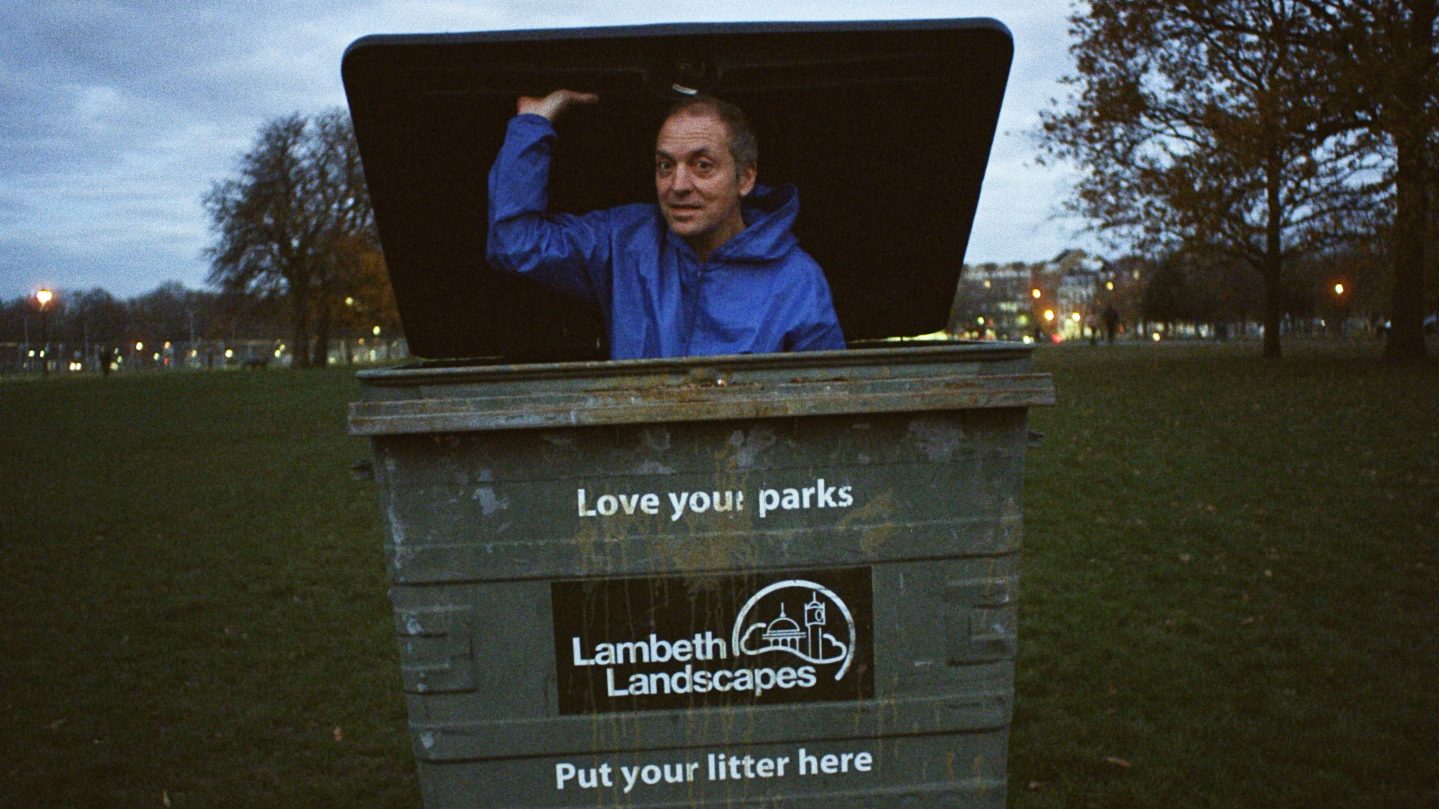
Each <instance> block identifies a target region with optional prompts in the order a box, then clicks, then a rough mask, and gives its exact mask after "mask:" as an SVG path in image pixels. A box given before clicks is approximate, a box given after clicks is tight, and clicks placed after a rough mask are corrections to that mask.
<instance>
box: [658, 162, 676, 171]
mask: <svg viewBox="0 0 1439 809" xmlns="http://www.w3.org/2000/svg"><path fill="white" fill-rule="evenodd" d="M674 168H675V164H674V163H671V162H670V161H668V160H656V161H655V171H657V172H659V173H660V174H669V173H670V172H671V171H674Z"/></svg>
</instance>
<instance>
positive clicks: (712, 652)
mask: <svg viewBox="0 0 1439 809" xmlns="http://www.w3.org/2000/svg"><path fill="white" fill-rule="evenodd" d="M870 579H871V574H870V569H869V568H867V567H856V568H838V569H827V570H802V571H778V572H776V571H767V572H765V573H762V574H746V575H736V576H671V577H659V578H627V579H603V580H594V579H590V580H580V581H557V582H552V583H551V584H550V597H551V603H552V606H553V608H554V616H555V668H556V671H557V673H558V681H557V685H558V690H559V706H560V713H561V714H584V713H598V712H612V711H646V710H665V709H675V708H710V707H720V706H731V705H736V706H738V705H776V704H784V703H795V702H835V701H849V700H861V699H869V698H871V697H873V696H874V649H873V644H872V640H873V637H874V618H873V601H872V598H871V587H870Z"/></svg>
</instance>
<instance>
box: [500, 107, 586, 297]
mask: <svg viewBox="0 0 1439 809" xmlns="http://www.w3.org/2000/svg"><path fill="white" fill-rule="evenodd" d="M554 141H555V129H554V126H553V125H552V124H551V123H550V121H549V120H548V119H546V118H545V117H543V116H540V115H517V116H515V117H514V118H512V119H510V123H509V127H508V129H507V130H506V132H505V142H504V145H503V146H501V147H500V153H499V156H498V157H496V158H495V164H494V166H493V167H492V168H491V169H490V181H489V191H490V195H489V196H490V205H489V231H488V235H487V238H486V245H485V257H486V258H487V259H488V260H489V262H490V265H491V266H493V267H496V268H499V269H501V270H505V271H507V272H512V273H515V274H518V275H522V276H525V277H527V278H533V279H534V280H536V281H539V282H540V283H543V284H545V285H546V286H549V287H552V288H554V289H557V290H559V291H561V292H563V293H566V294H568V295H571V296H573V297H576V298H579V299H580V300H583V301H585V302H587V303H591V304H594V305H596V306H600V307H605V306H606V303H607V301H608V298H609V296H608V295H607V294H605V293H604V290H606V289H608V288H609V283H610V279H609V215H608V213H607V212H606V211H595V212H593V213H589V214H585V215H583V216H575V215H573V214H563V213H560V214H552V213H549V212H548V211H547V210H546V209H547V208H548V207H549V179H550V154H551V152H552V151H553V149H554Z"/></svg>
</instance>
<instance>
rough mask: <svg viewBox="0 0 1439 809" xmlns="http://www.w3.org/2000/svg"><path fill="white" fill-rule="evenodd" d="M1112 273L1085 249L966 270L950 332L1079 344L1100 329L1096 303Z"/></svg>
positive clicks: (1111, 277)
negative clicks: (1031, 261)
mask: <svg viewBox="0 0 1439 809" xmlns="http://www.w3.org/2000/svg"><path fill="white" fill-rule="evenodd" d="M1113 280H1114V270H1113V268H1112V267H1111V266H1110V265H1109V263H1108V262H1106V261H1104V260H1103V259H1101V258H1098V257H1095V256H1090V255H1089V254H1087V253H1085V252H1084V251H1082V250H1065V251H1064V252H1062V253H1060V254H1059V255H1057V256H1055V257H1054V258H1052V259H1050V260H1049V261H1045V262H1039V263H1036V264H1024V263H1021V262H1013V263H1010V264H978V265H973V266H968V267H965V268H964V272H963V273H961V274H960V280H959V286H958V288H957V289H956V291H955V298H954V306H953V308H952V309H951V312H950V332H951V333H953V334H956V335H960V336H967V337H971V338H976V339H985V340H1021V341H1026V342H1027V341H1032V340H1048V339H1056V338H1057V339H1060V340H1077V339H1081V338H1084V337H1088V336H1089V335H1090V334H1092V333H1093V330H1095V329H1098V328H1100V325H1099V323H1100V318H1101V314H1102V313H1101V312H1099V311H1096V310H1097V308H1100V307H1097V306H1096V300H1097V299H1098V298H1100V297H1102V293H1103V292H1104V291H1105V289H1106V285H1108V288H1109V289H1113Z"/></svg>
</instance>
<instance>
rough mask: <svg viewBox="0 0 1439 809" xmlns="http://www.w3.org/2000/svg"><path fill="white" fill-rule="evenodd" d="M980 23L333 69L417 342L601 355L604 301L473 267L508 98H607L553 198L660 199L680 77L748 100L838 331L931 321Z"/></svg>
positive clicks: (971, 106) (952, 239)
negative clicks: (788, 190)
mask: <svg viewBox="0 0 1439 809" xmlns="http://www.w3.org/2000/svg"><path fill="white" fill-rule="evenodd" d="M1012 53H1013V43H1012V40H1011V38H1010V34H1009V31H1008V29H1006V28H1005V27H1004V26H1003V25H1002V24H1000V23H998V22H996V21H994V20H988V19H963V20H921V21H869V22H839V23H827V22H826V23H820V22H816V23H743V24H734V23H723V24H679V25H653V26H632V27H616V28H587V29H569V30H539V31H504V32H491V33H469V34H436V35H386V36H369V37H364V38H362V39H359V40H357V41H356V42H354V43H353V44H351V45H350V47H349V48H348V49H347V50H346V52H345V56H344V62H343V68H342V70H343V75H344V82H345V91H346V94H347V96H348V98H349V104H350V111H351V115H352V117H353V119H354V124H355V135H356V137H357V139H358V141H359V147H360V154H361V158H362V160H363V161H364V167H365V176H366V180H367V182H368V185H369V190H370V195H371V198H372V201H373V204H374V208H375V218H376V223H377V225H378V228H379V232H380V239H381V242H382V244H383V246H384V251H385V260H386V263H387V265H388V268H389V272H390V280H391V283H392V285H393V287H394V291H395V298H396V300H397V302H398V305H399V309H400V316H401V319H402V320H403V321H404V327H405V335H406V337H407V338H408V341H409V346H410V351H411V353H412V354H414V355H417V356H420V357H425V358H430V359H459V358H480V357H496V358H504V360H505V361H507V362H522V363H524V362H558V361H567V360H588V359H602V358H604V357H605V356H606V353H605V350H604V349H603V348H602V345H601V341H602V339H603V335H604V328H603V323H602V321H601V319H600V315H599V313H598V312H597V311H595V310H592V309H591V308H589V307H587V306H585V305H582V304H580V303H578V302H576V301H572V300H571V299H569V298H566V297H564V296H563V295H560V294H558V293H554V292H551V291H550V290H548V289H545V288H543V287H540V286H538V285H537V284H534V283H532V282H529V281H525V280H520V279H516V278H512V277H510V276H508V275H504V274H502V273H500V272H499V271H497V270H494V269H492V268H490V267H489V266H487V264H486V262H485V230H486V225H485V217H486V208H487V205H488V198H487V197H488V193H487V181H486V178H487V175H488V172H489V168H490V164H491V163H492V162H493V161H494V158H495V155H496V154H497V152H498V151H499V148H500V143H501V141H502V140H503V138H504V132H505V125H506V122H507V121H508V120H509V118H510V117H511V116H513V114H514V109H515V99H516V97H517V96H520V95H542V94H544V93H547V92H549V91H550V90H553V89H555V88H558V87H568V88H571V89H576V90H587V91H591V92H596V93H599V94H600V96H601V99H602V101H601V103H600V104H598V105H596V106H593V107H585V108H580V109H575V110H573V111H571V112H570V113H569V114H568V115H567V116H566V117H565V118H564V119H562V120H561V121H560V123H559V133H560V137H559V142H558V145H557V146H556V153H555V157H554V169H553V171H552V172H551V188H550V200H551V206H552V207H553V209H555V210H560V211H568V212H574V213H583V212H585V211H590V210H595V209H598V208H607V207H612V206H615V205H621V204H625V203H630V202H644V201H648V202H652V201H653V200H654V195H655V192H654V181H653V149H654V138H655V133H656V131H657V130H658V127H659V124H660V122H661V119H662V118H663V115H664V112H665V110H666V109H667V108H668V107H669V105H670V104H672V103H673V102H674V101H675V100H676V99H677V98H679V97H680V94H681V92H682V90H680V89H677V88H689V89H691V90H699V91H703V92H706V93H710V94H712V95H716V96H719V97H720V98H724V99H725V100H727V101H731V102H733V103H735V104H738V105H739V106H740V107H741V108H742V109H744V110H745V112H746V114H747V115H748V116H749V118H750V122H751V125H752V126H753V127H754V129H755V131H756V133H757V135H758V138H759V144H760V159H759V179H760V182H761V183H765V184H767V185H779V184H782V183H794V184H795V185H796V186H798V188H799V193H800V214H799V219H798V221H797V222H796V224H795V226H794V233H795V235H796V236H797V237H798V238H799V241H800V245H801V246H802V247H803V248H804V249H805V250H806V251H807V252H808V253H810V255H812V256H814V257H815V259H816V260H817V261H818V262H819V264H820V266H821V267H822V268H824V271H825V275H826V277H827V278H828V279H829V283H830V288H831V290H832V292H833V294H834V303H835V309H836V311H837V313H838V315H839V320H840V325H841V327H842V328H843V330H844V333H845V336H846V337H847V338H848V339H849V340H850V341H851V342H855V341H858V340H865V339H871V338H880V337H889V336H896V335H916V334H926V333H930V332H934V331H938V330H940V329H942V328H944V326H945V325H946V320H947V318H948V315H949V309H950V303H951V299H952V297H953V294H954V288H955V284H956V282H957V280H958V278H959V272H960V268H961V267H962V266H963V262H964V252H965V247H966V245H967V244H968V241H969V233H970V228H971V226H972V224H973V221H974V212H975V207H976V205H977V203H978V200H979V191H980V184H981V181H982V179H983V177H984V169H985V165H986V163H987V162H988V159H989V150H990V145H991V143H992V141H993V138H994V129H995V124H996V121H997V120H998V117H999V108H1000V102H1001V99H1002V97H1003V94H1004V85H1005V82H1006V80H1007V78H1008V74H1009V64H1010V59H1011V56H1012Z"/></svg>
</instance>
